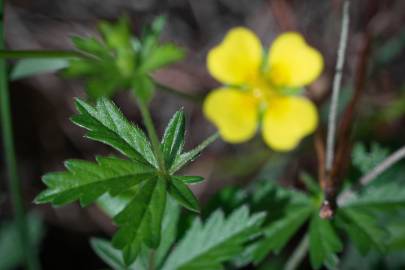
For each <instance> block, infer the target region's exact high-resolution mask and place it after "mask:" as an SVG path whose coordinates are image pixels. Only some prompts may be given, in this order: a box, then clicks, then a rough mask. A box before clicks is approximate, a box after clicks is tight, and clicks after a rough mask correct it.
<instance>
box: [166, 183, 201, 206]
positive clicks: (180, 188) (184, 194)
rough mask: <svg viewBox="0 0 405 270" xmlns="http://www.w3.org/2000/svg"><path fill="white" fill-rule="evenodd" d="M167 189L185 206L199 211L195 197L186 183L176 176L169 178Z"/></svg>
mask: <svg viewBox="0 0 405 270" xmlns="http://www.w3.org/2000/svg"><path fill="white" fill-rule="evenodd" d="M168 191H169V193H170V195H171V196H172V197H173V198H174V199H176V200H177V201H178V202H179V203H180V204H181V205H183V206H184V207H185V208H187V209H189V210H191V211H194V212H197V213H198V212H200V208H199V205H198V200H197V198H196V197H195V196H194V194H193V192H192V191H191V190H190V189H189V188H188V187H187V185H186V184H185V183H183V181H181V180H180V179H178V178H177V177H172V178H170V182H169V189H168Z"/></svg>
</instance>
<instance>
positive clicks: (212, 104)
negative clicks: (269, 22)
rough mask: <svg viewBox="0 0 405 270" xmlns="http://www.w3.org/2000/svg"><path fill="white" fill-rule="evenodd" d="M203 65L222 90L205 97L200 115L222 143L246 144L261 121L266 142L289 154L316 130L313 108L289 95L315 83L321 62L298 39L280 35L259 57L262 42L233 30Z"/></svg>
mask: <svg viewBox="0 0 405 270" xmlns="http://www.w3.org/2000/svg"><path fill="white" fill-rule="evenodd" d="M263 59H264V60H263ZM207 66H208V70H209V72H210V73H211V75H212V76H213V77H214V78H215V79H217V80H218V81H220V82H222V83H223V84H224V86H223V87H221V88H219V89H215V90H214V91H212V92H211V93H210V94H209V95H208V96H207V98H206V100H205V101H204V107H203V110H204V114H205V115H206V117H207V118H208V119H209V120H210V121H212V122H213V123H214V124H215V125H216V126H217V128H218V130H219V133H220V134H221V137H222V138H223V139H224V140H225V141H227V142H230V143H241V142H244V141H247V140H249V139H250V138H252V137H253V136H254V135H255V133H256V130H257V128H258V126H259V122H261V130H262V135H263V138H264V140H265V142H266V143H267V144H268V145H269V146H270V147H272V148H273V149H275V150H279V151H287V150H291V149H293V148H294V147H295V146H296V145H297V144H298V143H299V142H300V141H301V139H302V138H303V137H305V136H306V135H308V134H310V133H312V132H313V131H314V130H315V128H316V126H317V124H318V114H317V110H316V107H315V105H314V104H313V103H312V102H311V101H310V100H309V99H307V98H305V97H303V96H298V95H292V94H291V92H297V89H299V88H301V87H303V86H305V85H308V84H310V83H311V82H313V81H314V80H315V79H316V78H318V76H319V75H320V73H321V72H322V69H323V59H322V56H321V54H320V53H319V52H318V51H317V50H316V49H314V48H312V47H310V46H309V45H308V44H307V43H306V42H305V40H304V38H303V37H302V36H301V35H300V34H298V33H294V32H287V33H284V34H282V35H280V36H279V37H278V38H277V39H276V40H275V41H274V42H273V44H272V46H271V47H270V49H269V52H268V55H267V56H266V57H263V50H262V47H261V44H260V40H259V39H258V38H257V37H256V35H255V34H254V33H253V32H252V31H250V30H249V29H247V28H243V27H237V28H233V29H231V30H230V31H229V32H228V34H227V35H226V36H225V38H224V40H223V41H222V43H221V44H219V45H218V46H217V47H215V48H213V49H212V50H211V51H210V52H209V54H208V59H207ZM294 90H295V91H294Z"/></svg>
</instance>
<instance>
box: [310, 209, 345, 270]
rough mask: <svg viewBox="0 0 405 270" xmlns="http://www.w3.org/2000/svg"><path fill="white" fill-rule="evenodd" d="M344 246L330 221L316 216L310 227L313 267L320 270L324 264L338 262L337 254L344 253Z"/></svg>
mask: <svg viewBox="0 0 405 270" xmlns="http://www.w3.org/2000/svg"><path fill="white" fill-rule="evenodd" d="M342 249H343V244H342V242H341V240H340V239H339V236H338V235H337V234H336V232H335V230H334V229H333V227H332V225H331V224H330V222H329V221H328V220H324V219H321V218H320V217H319V216H318V214H315V215H314V216H313V217H312V219H311V222H310V225H309V258H310V261H311V265H312V267H313V268H315V269H319V268H320V267H321V266H322V264H327V263H330V262H332V261H335V260H336V253H337V252H340V251H342Z"/></svg>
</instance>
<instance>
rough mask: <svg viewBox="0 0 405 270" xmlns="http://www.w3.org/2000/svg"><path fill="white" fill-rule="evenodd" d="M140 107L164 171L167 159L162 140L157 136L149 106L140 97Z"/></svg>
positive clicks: (155, 152) (160, 165)
mask: <svg viewBox="0 0 405 270" xmlns="http://www.w3.org/2000/svg"><path fill="white" fill-rule="evenodd" d="M137 100H138V105H139V109H140V111H141V114H142V119H143V122H144V124H145V127H146V131H147V132H148V136H149V139H150V141H151V143H152V148H153V152H154V154H155V156H156V158H157V159H158V162H159V167H160V169H161V170H162V171H163V172H166V165H165V160H164V158H163V153H162V150H161V149H160V142H159V138H158V136H157V132H156V128H155V125H154V124H153V121H152V117H151V115H150V112H149V109H148V106H147V105H146V104H145V102H144V101H142V100H141V99H140V98H137Z"/></svg>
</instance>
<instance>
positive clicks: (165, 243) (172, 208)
mask: <svg viewBox="0 0 405 270" xmlns="http://www.w3.org/2000/svg"><path fill="white" fill-rule="evenodd" d="M179 218H180V207H179V205H178V204H177V203H176V201H175V200H173V199H171V198H170V197H168V198H167V203H166V209H165V215H164V218H163V225H162V233H161V235H162V240H161V242H160V245H159V247H158V249H157V250H156V253H155V265H156V266H157V267H158V269H160V268H161V266H162V265H163V262H164V260H165V259H166V256H167V254H168V253H169V251H170V248H171V247H172V245H173V244H174V242H175V241H176V236H177V225H178V222H179Z"/></svg>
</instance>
